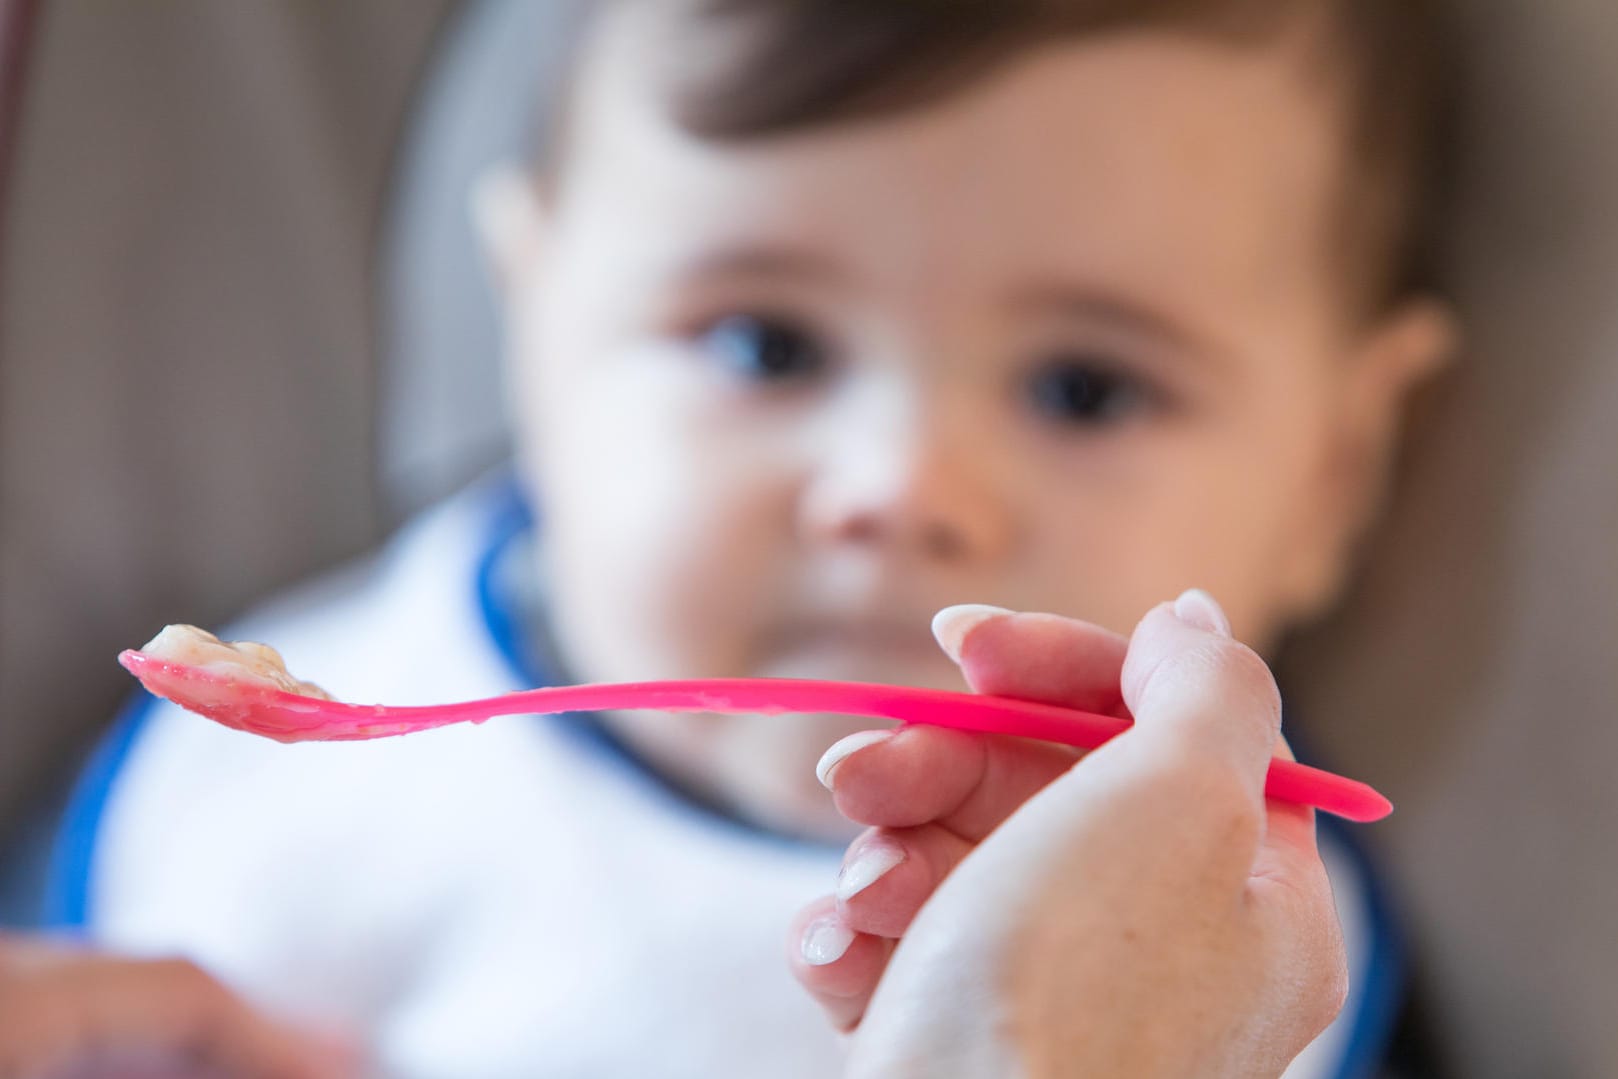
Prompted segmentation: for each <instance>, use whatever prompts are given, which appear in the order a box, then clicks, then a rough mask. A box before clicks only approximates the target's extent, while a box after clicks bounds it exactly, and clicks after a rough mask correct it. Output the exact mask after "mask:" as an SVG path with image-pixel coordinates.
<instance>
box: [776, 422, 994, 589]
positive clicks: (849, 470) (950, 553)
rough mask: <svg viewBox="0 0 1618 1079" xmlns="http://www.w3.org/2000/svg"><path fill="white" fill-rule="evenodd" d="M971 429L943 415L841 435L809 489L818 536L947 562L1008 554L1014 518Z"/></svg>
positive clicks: (807, 503)
mask: <svg viewBox="0 0 1618 1079" xmlns="http://www.w3.org/2000/svg"><path fill="white" fill-rule="evenodd" d="M972 441H973V440H972V437H971V433H970V432H968V431H961V430H954V429H951V428H950V425H947V424H943V423H939V422H936V421H934V422H915V421H911V422H902V423H901V422H894V423H890V424H885V425H882V426H880V427H876V428H866V429H865V430H864V431H863V433H862V434H861V435H860V436H858V437H846V438H842V439H839V441H838V445H837V446H836V447H835V449H833V450H831V451H829V452H828V453H827V455H826V456H825V457H824V458H823V459H822V461H821V463H820V465H819V467H818V468H817V469H816V471H815V474H814V476H813V477H812V478H811V480H810V482H809V484H808V485H807V487H806V488H805V492H804V495H803V500H802V507H801V516H802V524H803V529H804V532H805V533H806V536H807V537H808V538H809V539H810V540H811V541H812V542H814V543H818V544H821V545H832V546H847V545H856V546H866V547H873V548H878V547H880V548H886V549H888V551H889V552H890V553H893V554H896V555H900V556H903V557H911V558H924V559H928V560H932V561H939V562H970V561H974V560H980V559H985V558H992V557H995V556H996V555H998V554H1000V553H1001V552H1002V551H1003V550H1004V549H1005V547H1006V546H1007V545H1008V543H1009V542H1010V533H1011V522H1010V521H1009V514H1008V512H1007V509H1006V507H1005V506H1004V504H1003V501H1002V499H1001V498H1000V496H999V494H998V492H997V491H996V490H995V485H994V483H993V482H992V479H991V477H990V475H989V472H990V469H989V467H988V463H987V460H986V458H987V456H988V455H987V454H985V453H984V452H983V447H981V446H979V447H977V449H976V451H974V447H973V445H972Z"/></svg>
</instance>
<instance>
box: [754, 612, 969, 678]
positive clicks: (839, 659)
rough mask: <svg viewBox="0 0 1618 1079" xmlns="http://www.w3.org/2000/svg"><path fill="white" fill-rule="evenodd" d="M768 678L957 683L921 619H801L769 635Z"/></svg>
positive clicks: (764, 672)
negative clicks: (770, 636)
mask: <svg viewBox="0 0 1618 1079" xmlns="http://www.w3.org/2000/svg"><path fill="white" fill-rule="evenodd" d="M772 636H773V637H774V639H773V640H772V641H771V647H770V648H769V650H768V655H769V661H768V663H767V669H766V670H764V671H761V672H760V673H761V674H764V675H766V676H769V677H786V678H828V679H844V680H848V681H859V682H888V683H893V684H895V685H913V686H931V687H935V688H939V689H958V688H960V677H959V675H958V673H957V672H956V669H955V665H954V664H953V663H951V662H950V661H949V658H948V657H947V656H945V655H944V653H943V652H942V651H941V650H940V649H939V647H938V644H937V642H936V641H934V640H933V637H932V633H931V631H930V630H929V628H928V623H927V621H926V620H925V619H922V620H917V621H915V622H910V621H903V622H901V621H896V620H854V619H848V620H839V619H825V620H813V621H804V622H799V623H795V624H791V625H788V626H786V627H784V628H783V629H782V631H781V632H780V633H778V634H775V635H772Z"/></svg>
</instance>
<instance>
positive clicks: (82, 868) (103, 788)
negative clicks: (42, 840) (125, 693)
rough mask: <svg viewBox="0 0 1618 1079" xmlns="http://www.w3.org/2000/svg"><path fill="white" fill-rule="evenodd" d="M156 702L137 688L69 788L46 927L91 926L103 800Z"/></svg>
mask: <svg viewBox="0 0 1618 1079" xmlns="http://www.w3.org/2000/svg"><path fill="white" fill-rule="evenodd" d="M157 700H158V698H156V697H154V696H152V695H151V694H149V693H147V692H146V691H145V690H141V691H140V692H139V694H138V695H137V696H135V697H132V698H131V699H130V701H129V703H128V704H126V705H124V708H123V710H122V711H121V712H120V713H119V714H118V718H117V719H116V720H115V721H114V722H113V725H112V729H111V730H110V731H108V732H107V734H106V735H105V736H103V738H102V740H101V742H100V744H99V745H97V746H96V749H95V752H94V753H92V754H91V755H90V761H89V763H88V764H87V765H86V766H85V769H84V772H83V773H82V774H81V775H80V776H79V778H78V781H77V782H76V783H75V784H74V786H73V795H72V797H71V798H70V799H69V800H68V804H67V811H66V812H65V813H64V814H63V815H62V822H61V824H60V826H59V827H58V829H57V833H56V841H55V843H54V844H53V845H52V849H51V859H50V864H49V866H48V868H47V869H46V880H45V893H44V899H43V904H42V911H41V921H42V924H43V927H44V928H45V929H50V930H56V931H60V932H74V933H80V934H82V933H84V932H86V931H87V930H88V929H89V927H90V925H91V921H92V918H91V916H92V914H93V913H94V912H93V911H92V910H91V909H90V893H91V883H92V880H93V876H94V873H95V852H96V845H97V842H98V841H99V839H100V836H101V822H102V820H103V818H104V817H105V816H106V810H107V800H108V798H110V797H111V795H112V788H113V785H114V783H116V782H117V779H118V775H119V773H120V772H121V771H122V770H123V766H124V762H125V761H126V760H128V759H129V754H130V752H131V751H132V750H133V749H134V747H135V743H136V742H137V741H138V740H139V739H140V735H141V732H142V731H143V730H144V729H145V727H146V721H147V717H149V716H150V715H151V712H152V707H153V705H155V704H156V703H157Z"/></svg>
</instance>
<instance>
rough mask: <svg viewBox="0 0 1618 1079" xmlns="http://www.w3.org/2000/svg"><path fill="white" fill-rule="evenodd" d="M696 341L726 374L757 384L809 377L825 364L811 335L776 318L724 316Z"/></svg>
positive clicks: (821, 349)
mask: <svg viewBox="0 0 1618 1079" xmlns="http://www.w3.org/2000/svg"><path fill="white" fill-rule="evenodd" d="M700 341H701V343H702V345H703V347H704V348H706V349H707V351H708V352H709V353H710V354H712V355H713V357H714V358H715V359H717V360H718V361H719V363H720V364H721V365H722V366H723V367H724V368H725V369H726V370H727V371H729V372H730V373H732V374H734V375H737V376H739V377H742V378H747V379H753V380H757V381H760V382H775V381H785V380H788V379H806V378H813V377H814V376H815V375H818V374H820V373H821V371H823V370H824V369H825V367H826V364H827V353H828V350H827V348H826V346H825V345H824V344H823V343H822V342H821V340H820V338H819V337H818V336H817V335H816V334H815V333H813V332H812V331H810V330H808V329H806V328H804V327H803V326H801V325H800V324H798V323H796V322H793V321H792V320H790V319H787V318H784V317H781V316H777V315H728V316H726V317H725V318H722V319H720V320H719V321H718V322H715V323H714V324H712V325H711V326H709V327H708V328H707V329H706V330H705V331H703V333H702V334H701V335H700Z"/></svg>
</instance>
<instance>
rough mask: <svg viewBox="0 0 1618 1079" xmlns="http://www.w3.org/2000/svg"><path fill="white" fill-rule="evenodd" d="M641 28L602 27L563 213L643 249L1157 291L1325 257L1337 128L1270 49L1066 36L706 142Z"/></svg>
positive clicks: (582, 102) (578, 118)
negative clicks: (937, 88)
mask: <svg viewBox="0 0 1618 1079" xmlns="http://www.w3.org/2000/svg"><path fill="white" fill-rule="evenodd" d="M653 25H655V24H654V23H653V22H651V21H650V20H649V19H647V20H642V19H627V20H617V21H615V22H611V23H608V24H607V29H606V30H605V31H604V32H603V34H602V36H601V37H600V38H599V39H598V41H597V44H596V46H595V47H594V48H593V49H592V54H591V56H590V58H589V60H588V61H587V63H586V66H585V69H584V70H583V71H582V73H581V76H580V79H579V81H578V84H577V90H576V94H577V96H576V99H575V102H574V111H573V123H574V132H573V135H572V139H571V143H572V145H571V147H570V151H569V157H570V160H569V161H568V162H567V163H566V164H565V165H564V166H563V167H564V169H565V170H566V172H565V174H564V176H563V177H562V181H563V186H564V187H568V188H570V189H571V190H572V192H573V194H572V195H570V196H569V197H568V198H566V199H564V200H562V206H561V207H560V209H562V210H563V211H564V212H567V211H568V210H569V209H571V210H573V211H577V212H579V213H583V214H590V215H593V216H594V217H595V218H597V219H598V220H599V221H600V222H602V223H604V225H605V226H610V227H612V228H613V229H614V230H615V232H616V233H618V234H619V235H620V238H621V237H622V234H623V233H625V232H626V231H627V232H632V233H635V234H638V237H639V242H640V243H641V244H643V245H644V246H646V247H648V248H658V247H665V248H681V249H684V248H688V247H690V246H691V245H693V244H701V245H704V246H707V247H719V246H736V245H739V244H742V243H744V242H748V243H754V244H757V243H758V242H759V241H760V240H761V239H762V240H763V241H767V242H769V243H771V244H773V245H775V246H786V247H795V248H801V247H809V248H815V249H826V248H831V249H834V250H838V251H845V252H846V251H852V252H863V253H864V254H863V255H861V256H860V257H862V258H865V259H866V260H867V261H868V262H869V263H870V264H871V265H870V266H869V267H867V269H868V270H869V272H871V273H873V274H878V275H880V274H882V273H888V274H889V275H890V276H896V277H903V276H909V277H912V278H913V277H914V276H915V275H916V273H917V267H925V268H934V269H936V268H937V267H939V266H943V265H952V266H957V267H958V268H959V269H960V271H961V272H959V273H956V274H955V276H956V277H957V278H961V277H963V276H971V274H969V273H967V272H966V271H969V270H975V271H980V273H979V274H978V276H985V275H989V276H992V275H993V273H994V272H996V270H997V269H998V268H1008V269H1007V271H1006V272H1011V269H1017V270H1018V271H1019V272H1027V271H1028V270H1029V269H1030V268H1031V267H1034V268H1039V269H1043V270H1048V271H1050V272H1052V273H1064V272H1065V273H1068V274H1069V275H1074V274H1077V275H1092V276H1106V277H1110V278H1118V277H1120V276H1121V277H1122V278H1123V279H1124V280H1126V281H1132V280H1139V281H1141V282H1143V283H1145V282H1153V281H1156V282H1159V283H1161V284H1172V283H1174V282H1175V281H1177V280H1178V279H1180V278H1182V277H1188V276H1198V275H1200V276H1203V277H1206V278H1209V279H1210V280H1211V279H1224V280H1227V281H1232V282H1241V281H1245V280H1248V279H1251V278H1252V277H1253V275H1254V274H1255V273H1260V272H1262V269H1261V268H1262V267H1264V266H1286V267H1288V268H1289V269H1290V270H1292V271H1294V272H1296V271H1297V270H1298V268H1299V267H1300V266H1312V265H1314V264H1316V263H1323V262H1324V261H1325V257H1324V254H1323V250H1322V248H1323V245H1324V236H1325V229H1324V227H1323V219H1324V218H1325V217H1326V216H1327V212H1328V211H1327V203H1328V202H1329V201H1330V200H1331V199H1334V198H1335V197H1336V192H1337V188H1338V183H1339V181H1338V175H1337V174H1338V172H1340V169H1341V156H1340V155H1341V146H1340V140H1339V139H1338V138H1336V137H1335V135H1334V133H1333V132H1332V130H1331V125H1330V124H1329V123H1322V122H1321V121H1322V115H1321V114H1322V111H1323V110H1325V109H1326V108H1327V107H1328V105H1327V104H1326V103H1325V102H1324V101H1322V100H1319V99H1317V98H1316V97H1314V96H1312V95H1310V94H1308V93H1300V92H1299V87H1300V76H1299V73H1298V71H1297V70H1296V67H1295V65H1294V63H1293V62H1292V59H1291V58H1290V57H1288V56H1284V55H1272V54H1265V53H1263V52H1253V51H1246V50H1236V49H1232V48H1229V47H1226V46H1221V45H1219V44H1217V43H1213V42H1210V41H1206V40H1201V39H1197V38H1194V37H1189V36H1185V35H1172V34H1167V33H1154V34H1138V35H1117V36H1112V37H1106V38H1098V39H1095V40H1081V41H1077V42H1073V43H1069V44H1066V45H1064V46H1062V47H1053V48H1049V49H1044V50H1040V51H1035V52H1030V53H1028V54H1026V55H1024V56H1020V57H1018V58H1016V59H1014V60H1012V61H1011V62H1009V63H1008V64H1006V65H1005V66H1004V67H1003V68H1001V69H1000V70H998V71H996V72H994V73H992V74H990V75H988V76H985V77H984V78H982V79H979V80H977V81H975V82H973V83H971V84H970V85H968V86H967V87H965V88H964V89H963V90H961V91H960V92H958V93H954V94H951V95H948V96H947V97H944V98H941V99H939V100H937V101H935V102H928V103H926V104H923V105H920V106H917V107H915V108H911V109H906V110H898V111H893V112H890V113H885V114H881V115H876V116H868V117H860V118H857V119H847V120H840V121H838V120H833V121H828V122H825V123H822V124H817V125H810V126H807V127H804V128H802V129H799V130H790V131H786V132H782V133H777V134H768V135H761V136H755V137H747V138H730V139H718V138H712V137H704V136H701V135H698V134H694V133H692V132H691V131H689V130H686V129H685V128H684V127H683V126H682V125H681V124H680V122H679V121H678V119H677V117H676V110H675V108H674V105H673V102H672V100H671V94H672V93H673V92H674V91H673V87H674V86H676V85H677V83H674V82H672V81H671V78H670V76H669V75H668V74H667V73H666V72H664V71H660V70H659V69H658V67H657V64H656V62H655V60H656V45H657V38H656V36H655V35H654V34H651V33H650V32H649V31H650V28H651V27H652V26H653ZM671 257H672V255H671ZM1040 263H1044V264H1046V265H1044V266H1040V265H1039V264H1040Z"/></svg>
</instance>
